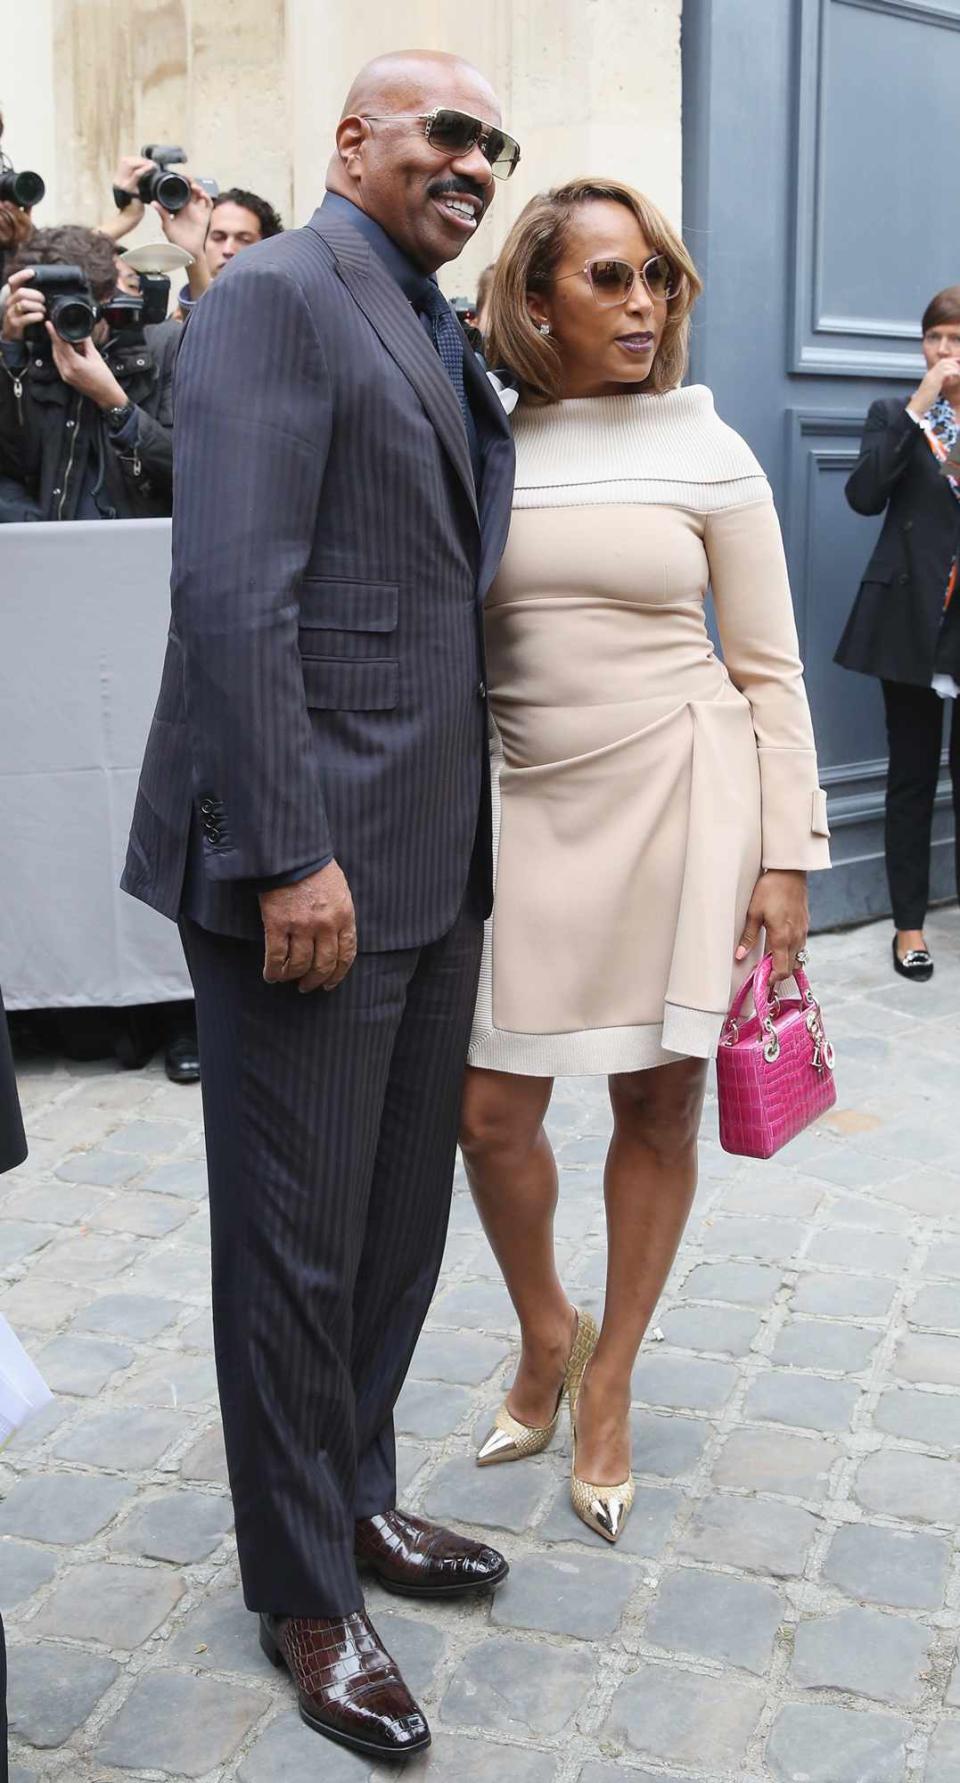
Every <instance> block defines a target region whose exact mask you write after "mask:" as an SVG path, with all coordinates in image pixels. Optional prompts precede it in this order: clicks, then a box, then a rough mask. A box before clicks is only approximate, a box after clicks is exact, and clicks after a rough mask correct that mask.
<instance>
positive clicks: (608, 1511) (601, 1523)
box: [570, 1471, 635, 1542]
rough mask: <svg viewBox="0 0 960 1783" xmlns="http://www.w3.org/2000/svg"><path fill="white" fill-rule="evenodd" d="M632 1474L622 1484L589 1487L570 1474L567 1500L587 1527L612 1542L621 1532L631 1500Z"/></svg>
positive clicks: (632, 1494)
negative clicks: (568, 1497)
mask: <svg viewBox="0 0 960 1783" xmlns="http://www.w3.org/2000/svg"><path fill="white" fill-rule="evenodd" d="M634 1492H635V1487H634V1482H633V1475H632V1474H631V1475H630V1476H629V1477H628V1478H627V1479H625V1480H624V1482H623V1485H622V1486H591V1485H590V1484H589V1483H588V1482H587V1481H586V1480H581V1479H578V1478H577V1475H576V1472H575V1471H571V1475H570V1500H571V1503H572V1505H573V1508H574V1510H575V1511H576V1513H577V1516H578V1517H579V1518H580V1521H581V1522H582V1523H585V1524H586V1525H587V1528H588V1529H593V1530H594V1531H595V1532H596V1534H597V1535H602V1536H603V1539H604V1541H607V1542H615V1541H616V1540H617V1539H618V1537H619V1536H620V1535H622V1533H623V1526H624V1524H625V1523H626V1520H627V1518H628V1517H629V1515H630V1510H631V1507H632V1505H633V1499H634Z"/></svg>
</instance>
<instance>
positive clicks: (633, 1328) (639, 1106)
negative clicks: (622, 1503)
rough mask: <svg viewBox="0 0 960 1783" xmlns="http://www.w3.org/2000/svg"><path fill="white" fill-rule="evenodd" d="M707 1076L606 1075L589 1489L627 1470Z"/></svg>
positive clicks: (692, 1178)
mask: <svg viewBox="0 0 960 1783" xmlns="http://www.w3.org/2000/svg"><path fill="white" fill-rule="evenodd" d="M706 1077H707V1066H706V1061H705V1060H701V1059H678V1060H677V1062H676V1064H673V1065H661V1066H659V1067H657V1068H656V1069H655V1070H652V1071H634V1072H625V1073H624V1074H623V1075H621V1076H617V1077H611V1079H610V1102H611V1105H612V1108H613V1118H614V1130H613V1138H612V1139H611V1142H610V1150H609V1152H608V1153H607V1162H606V1170H605V1173H604V1198H605V1201H606V1208H607V1292H606V1301H605V1305H604V1313H603V1325H602V1328H601V1331H600V1341H599V1343H598V1344H597V1347H596V1350H595V1351H594V1353H593V1356H592V1358H591V1360H590V1362H589V1363H588V1364H587V1369H586V1373H585V1374H584V1377H583V1385H582V1387H581V1390H580V1398H579V1401H578V1407H577V1474H578V1476H579V1477H580V1479H582V1480H589V1481H590V1482H591V1483H592V1484H593V1485H597V1486H616V1485H619V1484H620V1483H621V1481H623V1480H624V1479H626V1476H627V1474H628V1473H629V1471H630V1435H629V1414H630V1397H631V1395H630V1377H631V1375H632V1373H633V1365H634V1363H635V1361H636V1358H637V1351H638V1350H639V1348H640V1343H641V1340H642V1338H643V1334H644V1332H645V1331H646V1329H647V1326H648V1325H649V1323H650V1319H651V1317H652V1316H653V1312H654V1308H655V1307H656V1304H657V1301H658V1300H659V1298H660V1295H661V1293H662V1291H663V1286H664V1283H665V1282H666V1279H667V1276H668V1275H669V1273H670V1268H671V1265H672V1263H673V1259H674V1257H675V1255H676V1252H677V1246H678V1245H679V1243H680V1239H681V1237H682V1234H683V1229H684V1226H685V1225H686V1223H687V1218H688V1215H689V1213H690V1207H691V1204H692V1202H693V1196H694V1191H695V1189H696V1186H697V1133H698V1131H699V1127H700V1116H701V1111H702V1108H703V1095H704V1089H705V1086H706Z"/></svg>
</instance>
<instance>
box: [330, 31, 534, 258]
mask: <svg viewBox="0 0 960 1783" xmlns="http://www.w3.org/2000/svg"><path fill="white" fill-rule="evenodd" d="M439 110H449V111H453V112H462V113H465V114H466V115H467V116H468V117H469V118H473V119H479V120H480V121H481V122H482V123H485V124H499V123H500V103H499V100H498V99H497V96H496V94H495V92H494V91H493V88H492V87H491V85H490V82H489V81H488V80H487V79H486V78H485V76H484V75H482V74H481V73H480V71H479V69H478V68H474V66H473V64H472V63H471V62H467V61H466V60H465V59H464V58H463V57H462V56H451V55H447V54H446V53H445V52H443V51H441V50H398V51H396V52H394V53H393V54H392V55H387V56H376V57H375V58H374V60H373V61H372V62H368V63H367V64H366V66H365V67H364V68H361V70H360V72H359V74H358V75H357V77H356V79H355V80H354V82H353V84H352V86H351V88H350V91H349V93H348V94H347V97H346V101H345V103H344V110H343V117H342V118H341V120H340V124H339V126H338V128H337V148H336V153H335V155H334V156H333V159H332V161H331V163H330V168H329V171H328V173H327V188H328V190H329V191H331V192H338V193H339V194H340V195H341V196H342V197H344V198H349V199H350V201H351V203H353V204H355V205H357V206H358V207H359V209H360V210H364V211H366V212H367V214H368V216H371V217H373V218H375V220H376V221H377V222H378V223H379V224H380V225H381V227H382V228H383V229H385V230H386V231H387V234H388V235H390V236H391V237H392V238H393V240H394V241H395V242H396V243H397V245H398V247H401V248H402V249H403V251H404V253H406V254H407V255H408V256H409V257H410V259H411V260H413V261H414V263H415V264H416V265H417V266H419V267H422V269H423V271H424V272H435V271H436V269H437V267H438V266H442V265H443V264H444V263H445V262H446V261H447V260H455V259H456V257H457V255H458V254H459V253H460V252H461V250H462V249H463V248H464V247H465V245H466V243H467V242H468V241H469V240H470V237H471V235H473V234H474V232H475V230H476V228H477V226H478V224H479V222H480V219H481V218H482V216H483V214H484V212H485V211H486V209H487V206H488V205H489V204H490V203H491V201H492V199H493V176H492V173H491V169H490V163H489V161H488V160H487V159H486V157H485V156H484V154H483V151H482V150H481V148H480V147H479V144H478V143H477V142H476V141H474V142H472V143H471V144H470V146H469V147H468V148H467V149H466V150H465V151H463V152H456V151H451V150H450V149H449V148H446V147H443V146H441V145H442V142H443V137H442V136H441V135H440V132H439V131H438V132H437V135H438V136H440V144H438V142H437V141H430V140H428V137H427V130H426V126H425V123H424V119H425V118H426V117H427V116H428V114H430V113H431V112H435V111H439ZM473 134H474V136H476V135H477V134H478V132H477V130H476V129H474V132H473ZM469 135H470V130H469V126H468V128H467V132H466V136H467V138H469ZM463 139H464V138H463V135H462V133H461V140H463Z"/></svg>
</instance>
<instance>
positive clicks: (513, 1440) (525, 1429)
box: [477, 1388, 563, 1467]
mask: <svg viewBox="0 0 960 1783" xmlns="http://www.w3.org/2000/svg"><path fill="white" fill-rule="evenodd" d="M562 1399H563V1389H562V1388H561V1390H560V1400H561V1401H562ZM559 1419H560V1404H559V1403H558V1405H557V1409H556V1411H555V1413H554V1415H553V1417H552V1419H551V1421H550V1423H549V1424H540V1425H531V1424H521V1423H520V1421H519V1419H518V1418H515V1417H513V1415H512V1413H510V1412H508V1410H507V1402H506V1400H504V1402H503V1404H502V1405H501V1407H500V1410H499V1411H498V1412H497V1415H496V1417H495V1418H494V1420H493V1428H492V1430H490V1431H489V1432H488V1434H487V1435H486V1436H485V1437H484V1439H483V1442H482V1443H481V1444H480V1447H479V1449H478V1450H477V1466H478V1467H493V1466H494V1465H495V1463H496V1462H498V1461H523V1460H525V1458H526V1456H527V1455H539V1453H540V1451H541V1449H545V1448H546V1447H547V1444H548V1443H549V1442H551V1441H552V1439H553V1436H554V1433H555V1431H556V1428H557V1424H558V1422H559Z"/></svg>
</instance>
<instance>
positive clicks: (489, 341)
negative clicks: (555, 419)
mask: <svg viewBox="0 0 960 1783" xmlns="http://www.w3.org/2000/svg"><path fill="white" fill-rule="evenodd" d="M595 199H599V200H603V199H612V200H613V201H614V203H616V204H622V205H624V206H625V207H626V209H627V210H629V211H632V213H633V215H634V216H635V217H636V219H637V222H638V223H639V225H640V227H641V229H642V230H643V233H644V235H645V236H646V238H647V241H648V242H649V243H650V247H651V249H652V250H653V252H654V253H657V254H665V255H666V257H667V259H668V260H669V261H670V263H671V265H672V266H673V269H674V272H675V274H676V284H677V291H676V294H675V296H673V297H671V298H669V300H668V302H667V320H666V323H665V326H664V330H663V337H662V339H661V342H660V345H659V347H658V349H657V353H656V357H655V359H654V362H653V365H652V367H651V370H650V375H649V377H648V378H647V379H646V380H645V382H644V385H643V388H644V390H649V391H653V392H655V393H657V394H659V393H660V392H662V391H664V390H673V389H674V388H675V387H676V385H677V384H679V382H680V380H681V378H682V377H683V374H684V371H685V370H686V366H687V343H688V337H689V331H690V323H689V316H690V311H691V310H692V308H693V306H694V304H695V303H696V300H697V298H698V297H699V295H700V292H701V291H702V289H703V286H702V283H701V281H700V279H699V277H698V275H697V269H696V267H695V266H694V264H693V261H692V260H691V258H690V255H689V254H688V253H687V250H686V248H685V247H684V245H683V242H682V241H681V240H680V237H679V235H677V233H676V231H675V230H674V229H672V228H671V226H670V224H669V223H668V222H667V219H666V217H665V216H664V215H663V212H662V211H660V210H658V209H657V206H656V205H655V204H653V203H652V202H651V200H650V199H649V198H645V197H644V196H643V193H642V192H636V191H634V189H633V187H632V186H625V185H623V184H622V183H621V181H619V180H600V179H579V180H569V181H568V182H567V184H566V185H565V186H555V187H554V188H553V190H552V191H550V192H540V193H538V195H537V197H536V198H531V200H530V203H529V204H528V205H527V206H526V207H525V208H524V210H522V211H521V213H520V215H519V217H518V218H517V220H516V222H515V223H514V225H513V228H512V229H511V231H510V234H509V235H508V237H507V240H506V242H505V244H504V247H503V251H502V253H501V255H500V258H499V259H498V261H497V265H496V271H495V272H494V277H493V294H492V296H491V299H490V323H489V327H488V329H487V335H486V357H487V360H488V363H489V364H490V365H491V366H493V367H495V368H497V369H499V368H501V367H503V368H504V369H506V370H507V371H509V372H511V373H512V374H513V376H514V377H516V378H518V379H519V381H520V387H521V391H522V394H523V397H524V399H525V401H527V402H530V403H549V402H557V401H559V397H560V355H559V353H558V351H557V348H556V345H555V344H554V342H553V341H552V340H551V339H550V337H549V336H548V335H543V334H540V333H539V331H538V329H537V326H536V323H535V322H534V321H533V320H532V318H531V316H530V312H529V310H528V308H527V299H528V297H529V296H531V295H533V294H535V293H539V294H540V295H542V296H546V295H547V294H548V293H549V291H550V287H551V285H552V283H553V275H554V273H555V271H556V269H557V267H558V266H559V264H560V261H561V259H562V257H563V252H564V248H565V247H566V242H567V236H568V233H569V229H570V224H571V223H572V222H573V219H574V215H575V213H576V211H577V209H578V208H579V206H580V205H582V204H590V203H591V202H592V201H593V200H595Z"/></svg>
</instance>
